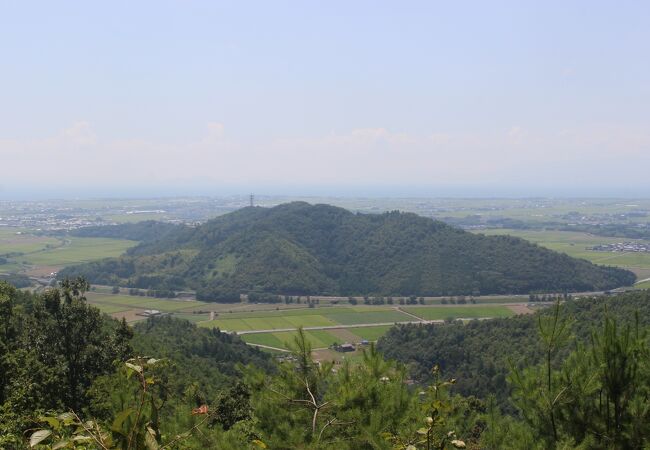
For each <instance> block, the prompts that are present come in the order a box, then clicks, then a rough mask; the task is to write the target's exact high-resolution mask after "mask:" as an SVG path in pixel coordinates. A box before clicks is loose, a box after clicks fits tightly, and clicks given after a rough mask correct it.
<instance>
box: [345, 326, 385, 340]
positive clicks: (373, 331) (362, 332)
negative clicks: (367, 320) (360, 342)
mask: <svg viewBox="0 0 650 450" xmlns="http://www.w3.org/2000/svg"><path fill="white" fill-rule="evenodd" d="M391 328H392V327H391V326H390V325H380V326H377V327H358V328H348V331H351V332H352V333H354V334H356V335H357V336H359V337H360V338H361V339H366V340H368V341H376V340H377V339H379V338H380V337H382V336H383V335H384V334H386V332H387V331H388V330H390V329H391Z"/></svg>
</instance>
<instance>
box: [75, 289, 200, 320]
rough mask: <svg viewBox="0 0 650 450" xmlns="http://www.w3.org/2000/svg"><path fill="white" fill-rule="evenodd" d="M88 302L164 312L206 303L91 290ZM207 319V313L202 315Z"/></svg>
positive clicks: (191, 307)
mask: <svg viewBox="0 0 650 450" xmlns="http://www.w3.org/2000/svg"><path fill="white" fill-rule="evenodd" d="M86 296H87V297H88V303H91V304H93V305H95V306H97V307H99V308H100V309H102V307H104V308H107V307H109V306H114V307H119V308H121V309H118V310H117V311H126V310H129V309H157V310H159V311H163V312H174V311H182V310H191V309H194V308H198V307H200V306H203V305H205V303H203V302H198V301H194V300H191V301H188V300H174V299H160V298H151V297H140V296H135V295H111V294H97V293H94V292H89V293H87V294H86ZM114 312H115V311H114ZM201 317H202V318H203V320H205V317H206V316H205V315H203V316H201Z"/></svg>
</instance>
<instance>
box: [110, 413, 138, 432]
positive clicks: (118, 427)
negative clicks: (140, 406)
mask: <svg viewBox="0 0 650 450" xmlns="http://www.w3.org/2000/svg"><path fill="white" fill-rule="evenodd" d="M131 414H133V409H132V408H127V409H125V410H124V411H122V412H121V413H119V414H118V415H117V416H116V417H115V420H114V421H113V425H112V426H111V430H113V431H115V432H116V433H120V432H121V431H122V424H123V423H124V421H125V420H126V419H128V418H129V416H130V415H131Z"/></svg>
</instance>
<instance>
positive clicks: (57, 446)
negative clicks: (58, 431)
mask: <svg viewBox="0 0 650 450" xmlns="http://www.w3.org/2000/svg"><path fill="white" fill-rule="evenodd" d="M68 444H70V441H69V440H67V439H64V440H62V441H59V442H57V443H56V444H54V445H53V446H52V450H59V449H60V448H66V447H67V446H68Z"/></svg>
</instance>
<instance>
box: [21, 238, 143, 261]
mask: <svg viewBox="0 0 650 450" xmlns="http://www.w3.org/2000/svg"><path fill="white" fill-rule="evenodd" d="M135 244H136V242H135V241H127V240H125V239H106V238H76V237H75V238H66V242H65V245H63V246H61V247H57V248H52V249H44V250H41V251H38V252H35V253H31V254H28V255H24V256H21V257H20V258H19V259H20V261H24V262H26V263H29V264H33V265H37V266H65V265H70V264H80V263H83V262H88V261H94V260H98V259H102V258H109V257H114V256H119V255H121V254H122V253H124V252H125V251H126V250H127V249H128V248H129V247H133V246H134V245H135Z"/></svg>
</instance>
